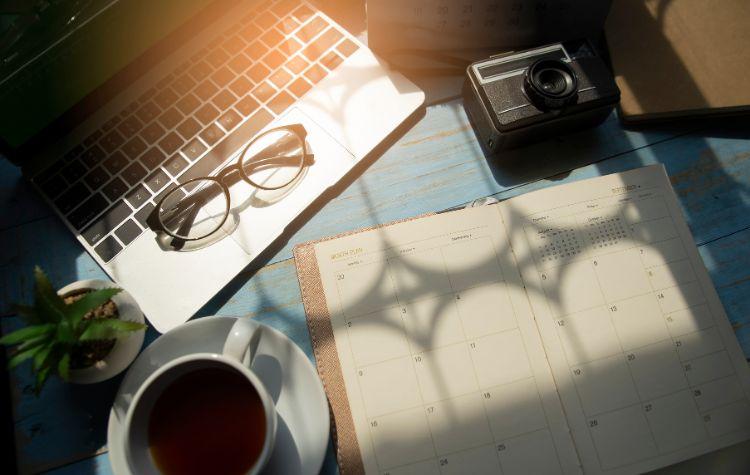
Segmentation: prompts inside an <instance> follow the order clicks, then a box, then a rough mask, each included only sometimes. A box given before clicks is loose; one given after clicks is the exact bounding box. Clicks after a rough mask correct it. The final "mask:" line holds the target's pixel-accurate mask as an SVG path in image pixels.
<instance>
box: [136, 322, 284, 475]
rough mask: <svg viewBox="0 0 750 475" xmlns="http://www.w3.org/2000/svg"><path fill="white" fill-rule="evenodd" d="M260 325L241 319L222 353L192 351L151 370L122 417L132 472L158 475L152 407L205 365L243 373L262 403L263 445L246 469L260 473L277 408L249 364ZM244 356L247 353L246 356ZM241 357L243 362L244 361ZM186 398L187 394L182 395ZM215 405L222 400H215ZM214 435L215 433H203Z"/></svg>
mask: <svg viewBox="0 0 750 475" xmlns="http://www.w3.org/2000/svg"><path fill="white" fill-rule="evenodd" d="M261 328H262V327H261V326H260V325H256V324H254V323H251V322H250V321H249V320H248V319H245V318H240V319H237V321H236V322H235V323H234V325H233V326H232V329H231V331H230V332H229V335H228V336H227V340H226V343H225V344H224V349H223V351H222V354H217V353H194V354H191V355H186V356H182V357H180V358H176V359H174V360H172V361H170V362H169V363H167V364H165V365H164V366H162V367H161V368H159V369H157V370H156V371H154V372H153V373H152V374H151V376H149V377H148V378H147V379H146V381H144V382H143V384H142V385H141V387H140V388H139V389H138V391H137V392H136V394H135V396H133V399H132V401H131V403H130V407H129V408H128V412H127V415H126V416H125V434H126V438H125V458H126V459H127V462H128V465H129V467H130V470H131V472H132V473H137V474H139V475H152V474H153V475H159V474H160V473H161V472H160V471H159V470H158V468H157V467H156V464H155V463H154V460H153V457H152V455H151V452H150V450H149V441H148V424H149V417H150V415H151V410H152V409H153V407H154V404H155V403H156V401H157V400H158V398H159V396H160V395H161V393H162V392H163V391H164V390H165V389H166V388H167V387H169V385H170V384H171V383H172V382H173V381H175V380H176V379H177V378H179V377H180V376H182V375H185V374H187V373H190V372H193V371H196V370H198V369H204V368H216V367H219V368H222V369H228V370H232V371H234V372H236V373H237V374H239V375H242V376H244V377H245V378H246V379H247V380H248V382H250V384H252V385H253V387H254V388H255V390H256V391H257V393H258V396H259V397H260V400H261V402H262V403H263V409H264V412H265V416H266V417H265V419H266V427H265V438H264V442H263V448H262V449H261V452H260V455H259V456H258V459H257V460H256V461H255V463H254V464H253V466H252V467H251V468H250V470H249V471H248V472H247V473H248V474H249V475H255V474H257V473H259V472H260V471H261V470H262V469H263V467H264V466H265V465H266V463H268V459H269V458H270V457H271V452H272V451H273V445H274V441H275V439H276V408H275V407H274V404H273V399H271V396H269V394H268V391H266V388H265V386H263V383H262V382H261V381H260V379H258V377H257V376H256V375H255V373H253V372H252V371H251V370H250V369H249V367H250V364H251V363H252V360H253V357H254V356H255V350H256V349H257V348H258V344H259V342H260V338H261V333H262V330H261ZM245 355H248V357H247V358H245ZM243 360H244V362H243ZM185 397H190V396H189V395H185ZM217 403H218V404H220V403H221V401H217ZM205 435H206V437H214V436H216V434H205Z"/></svg>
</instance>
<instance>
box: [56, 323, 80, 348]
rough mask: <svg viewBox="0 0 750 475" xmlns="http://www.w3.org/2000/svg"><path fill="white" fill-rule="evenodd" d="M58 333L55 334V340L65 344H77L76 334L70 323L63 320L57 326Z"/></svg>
mask: <svg viewBox="0 0 750 475" xmlns="http://www.w3.org/2000/svg"><path fill="white" fill-rule="evenodd" d="M55 327H56V330H57V332H56V333H55V339H56V340H57V341H60V342H63V343H75V342H76V338H75V332H74V330H73V327H72V326H71V324H70V322H69V321H67V320H61V321H60V323H58V324H57V325H56V326H55Z"/></svg>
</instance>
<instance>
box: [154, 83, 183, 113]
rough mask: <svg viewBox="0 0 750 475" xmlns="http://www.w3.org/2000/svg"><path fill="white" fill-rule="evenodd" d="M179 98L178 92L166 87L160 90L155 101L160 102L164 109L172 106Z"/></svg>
mask: <svg viewBox="0 0 750 475" xmlns="http://www.w3.org/2000/svg"><path fill="white" fill-rule="evenodd" d="M177 99H178V96H177V94H175V92H174V91H173V90H172V89H171V88H166V89H162V90H161V91H159V94H157V95H156V97H154V102H156V103H157V104H159V107H161V108H162V110H164V109H168V108H170V107H172V106H173V105H174V103H175V102H177Z"/></svg>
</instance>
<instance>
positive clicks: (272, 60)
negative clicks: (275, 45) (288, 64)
mask: <svg viewBox="0 0 750 475" xmlns="http://www.w3.org/2000/svg"><path fill="white" fill-rule="evenodd" d="M284 61H286V58H285V57H284V55H283V54H281V53H279V51H278V50H273V51H271V52H270V53H268V54H267V55H265V56H264V57H263V62H264V63H266V65H267V66H268V67H269V68H271V69H276V68H278V67H279V66H281V65H282V64H284Z"/></svg>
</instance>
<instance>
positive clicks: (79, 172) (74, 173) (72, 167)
mask: <svg viewBox="0 0 750 475" xmlns="http://www.w3.org/2000/svg"><path fill="white" fill-rule="evenodd" d="M61 173H62V176H63V177H64V178H65V179H66V180H67V181H68V183H73V182H74V181H76V180H78V179H79V178H81V177H82V176H83V175H85V174H86V167H84V166H83V163H81V161H80V159H76V160H74V161H72V162H70V163H69V164H68V166H67V167H65V168H63V169H62V172H61Z"/></svg>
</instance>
